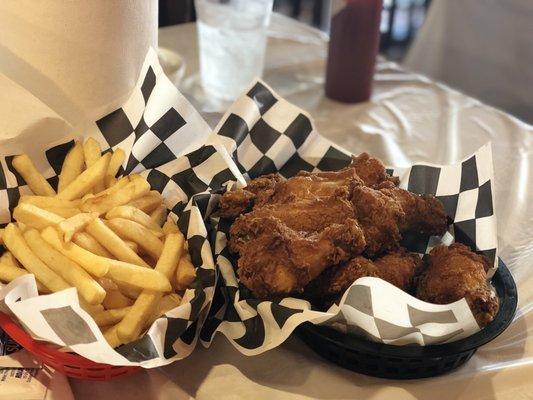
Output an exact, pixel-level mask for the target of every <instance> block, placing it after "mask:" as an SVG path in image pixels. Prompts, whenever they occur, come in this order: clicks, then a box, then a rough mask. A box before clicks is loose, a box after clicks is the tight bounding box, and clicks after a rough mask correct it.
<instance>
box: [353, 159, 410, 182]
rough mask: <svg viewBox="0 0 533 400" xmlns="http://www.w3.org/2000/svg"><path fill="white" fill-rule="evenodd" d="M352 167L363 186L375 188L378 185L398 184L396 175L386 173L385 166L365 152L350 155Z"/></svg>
mask: <svg viewBox="0 0 533 400" xmlns="http://www.w3.org/2000/svg"><path fill="white" fill-rule="evenodd" d="M351 166H353V168H355V171H356V173H357V175H358V176H359V177H360V178H361V179H362V180H363V182H364V184H365V186H369V187H372V188H376V187H378V186H380V185H384V184H385V185H386V186H398V184H399V183H400V180H399V179H398V177H396V176H390V175H389V174H387V171H386V169H385V166H384V165H383V163H382V162H381V161H380V160H378V159H377V158H373V157H370V156H369V155H368V154H367V153H361V154H359V155H358V156H357V157H355V156H352V164H351Z"/></svg>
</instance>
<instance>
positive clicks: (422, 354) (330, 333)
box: [296, 260, 518, 379]
mask: <svg viewBox="0 0 533 400" xmlns="http://www.w3.org/2000/svg"><path fill="white" fill-rule="evenodd" d="M492 284H493V286H494V287H495V288H496V291H497V293H498V296H499V298H500V308H499V310H498V313H497V314H496V317H495V318H494V320H493V321H492V322H491V323H490V324H489V325H487V326H486V327H485V328H484V329H482V330H480V331H479V332H477V333H475V334H473V335H471V336H469V337H467V338H464V339H461V340H458V341H456V342H452V343H445V344H438V345H430V346H393V345H388V344H383V343H375V342H370V341H368V340H365V339H362V338H358V337H355V336H349V335H345V334H343V333H341V332H338V331H336V330H334V329H332V328H328V327H325V326H319V325H313V324H311V323H305V324H302V325H301V326H300V327H298V329H297V331H296V332H297V334H298V336H299V337H300V338H301V339H302V340H303V341H304V342H305V343H306V344H307V345H308V346H309V347H311V348H312V349H313V350H314V351H315V352H316V353H318V354H319V355H321V356H322V357H324V358H326V359H328V360H330V361H333V362H334V363H336V364H338V365H340V366H342V367H344V368H348V369H351V370H353V371H356V372H359V373H362V374H365V375H372V376H377V377H380V378H389V379H415V378H427V377H430V376H436V375H441V374H444V373H447V372H449V371H451V370H453V369H455V368H458V367H459V366H461V365H463V364H464V363H465V362H467V361H468V360H469V359H470V357H472V355H473V354H474V353H475V352H476V350H477V349H478V347H480V346H483V345H484V344H486V343H488V342H490V341H491V340H493V339H494V338H496V337H497V336H498V335H500V334H501V333H502V332H503V331H504V330H505V329H506V328H507V327H508V326H509V324H510V323H511V321H512V320H513V317H514V314H515V311H516V306H517V303H518V294H517V290H516V284H515V282H514V280H513V277H512V275H511V273H510V272H509V269H508V268H507V266H506V265H505V264H504V263H503V262H502V260H498V269H497V271H496V273H495V274H494V276H493V278H492Z"/></svg>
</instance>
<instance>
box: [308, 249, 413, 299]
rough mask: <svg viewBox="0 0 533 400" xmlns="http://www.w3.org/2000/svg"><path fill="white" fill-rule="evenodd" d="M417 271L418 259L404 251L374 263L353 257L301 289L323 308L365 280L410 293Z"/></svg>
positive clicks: (386, 255) (381, 258)
mask: <svg viewBox="0 0 533 400" xmlns="http://www.w3.org/2000/svg"><path fill="white" fill-rule="evenodd" d="M421 268H422V260H421V258H420V257H419V256H418V255H416V254H412V253H409V252H407V251H405V250H404V249H401V250H398V251H395V252H392V253H388V254H385V255H384V256H381V257H379V258H377V259H375V260H370V259H368V258H365V257H362V256H357V257H354V258H352V259H351V260H349V261H348V262H346V263H344V264H341V265H338V266H335V267H332V268H328V269H326V270H325V271H324V272H323V273H322V274H320V276H319V277H318V278H317V279H315V280H314V281H312V282H311V283H310V284H309V285H308V286H307V287H306V288H305V293H306V294H307V295H308V296H309V297H310V298H312V299H314V300H316V301H317V302H318V303H320V304H322V305H325V306H326V307H327V306H329V305H330V304H331V302H333V301H335V300H337V299H338V298H339V297H340V296H341V295H342V294H343V293H344V292H345V291H346V290H347V289H348V288H349V287H350V286H351V285H352V284H353V283H354V282H355V281H356V280H357V279H359V278H362V277H365V276H370V277H376V278H381V279H383V280H385V281H387V282H389V283H392V284H393V285H394V286H396V287H398V288H400V289H402V290H404V291H406V292H410V291H411V290H412V288H413V281H414V278H415V276H416V275H417V274H418V273H419V272H420V269H421Z"/></svg>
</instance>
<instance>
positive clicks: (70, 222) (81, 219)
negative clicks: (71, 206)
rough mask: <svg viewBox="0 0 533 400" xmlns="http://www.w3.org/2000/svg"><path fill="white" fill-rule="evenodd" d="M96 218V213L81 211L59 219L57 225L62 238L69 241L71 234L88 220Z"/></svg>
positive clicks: (80, 228)
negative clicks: (61, 219)
mask: <svg viewBox="0 0 533 400" xmlns="http://www.w3.org/2000/svg"><path fill="white" fill-rule="evenodd" d="M96 218H98V214H97V213H81V214H77V215H75V216H73V217H70V218H68V219H65V220H63V221H61V222H60V223H59V224H58V225H57V227H58V229H59V230H60V231H61V232H63V235H64V236H63V240H64V241H65V242H70V240H71V239H72V236H74V234H76V233H77V232H78V231H80V230H82V229H83V228H85V226H87V224H88V223H89V222H91V221H92V220H94V219H96Z"/></svg>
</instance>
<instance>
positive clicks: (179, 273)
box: [175, 254, 196, 290]
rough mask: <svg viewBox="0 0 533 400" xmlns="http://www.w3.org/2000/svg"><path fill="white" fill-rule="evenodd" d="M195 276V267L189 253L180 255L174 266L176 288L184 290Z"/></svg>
mask: <svg viewBox="0 0 533 400" xmlns="http://www.w3.org/2000/svg"><path fill="white" fill-rule="evenodd" d="M195 278H196V269H195V268H194V265H192V262H191V258H190V256H189V254H186V255H185V257H182V258H181V259H180V261H179V263H178V268H176V281H175V282H176V289H177V290H185V289H187V288H188V287H190V286H191V284H192V283H193V281H194V279H195Z"/></svg>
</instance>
